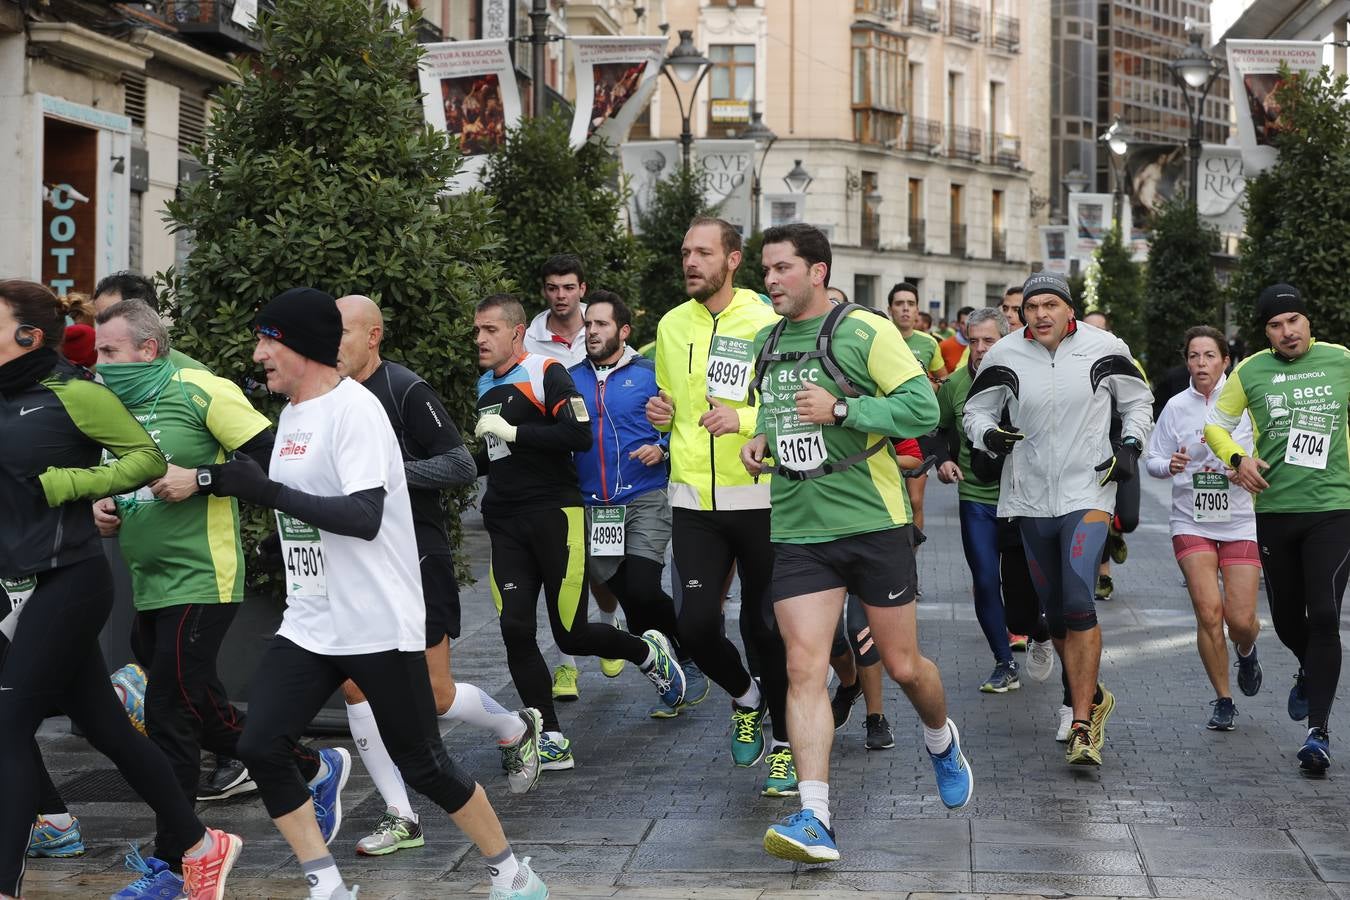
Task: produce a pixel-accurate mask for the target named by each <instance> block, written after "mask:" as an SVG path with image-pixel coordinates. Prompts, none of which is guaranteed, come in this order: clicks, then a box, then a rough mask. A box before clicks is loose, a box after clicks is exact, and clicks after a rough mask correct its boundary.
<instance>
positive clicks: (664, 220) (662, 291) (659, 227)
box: [629, 167, 716, 347]
mask: <svg viewBox="0 0 1350 900" xmlns="http://www.w3.org/2000/svg"><path fill="white" fill-rule="evenodd" d="M703 177H704V176H703V174H702V172H701V171H700V170H699V169H696V168H692V167H691V168H690V169H689V170H688V171H686V170H685V169H684V167H680V168H678V169H676V170H675V173H674V174H673V175H672V176H671V177H669V178H665V179H662V180H661V181H658V182H657V183H656V185H655V186H654V187H653V190H652V202H651V204H650V205H649V206H648V207H647V209H646V210H645V211H644V212H643V214H642V217H641V219H640V220H639V224H640V225H641V226H642V233H641V234H639V235H638V236H637V240H638V243H639V244H641V245H642V248H643V253H644V255H645V257H646V260H647V266H646V268H645V270H644V271H643V272H642V278H641V280H640V282H639V288H638V294H637V295H636V296H634V297H632V298H629V300H630V302H629V306H631V307H632V309H633V337H632V338H631V339H630V340H629V343H630V344H632V345H633V346H634V347H641V346H643V345H644V344H647V343H649V342H650V341H653V340H655V339H656V323H657V322H659V321H661V317H662V316H664V315H665V314H666V312H667V311H668V310H669V309H670V308H671V307H674V306H678V305H679V304H681V303H683V302H684V301H685V300H687V299H689V294H688V292H687V291H685V289H684V265H683V263H682V262H681V260H680V245H681V244H683V243H684V235H685V232H687V231H688V230H689V223H690V221H692V220H693V219H694V218H695V217H697V216H707V215H715V214H716V210H715V209H714V208H712V207H709V206H708V201H707V199H706V198H705V196H704V194H703Z"/></svg>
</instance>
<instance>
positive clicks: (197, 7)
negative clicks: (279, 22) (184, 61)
mask: <svg viewBox="0 0 1350 900" xmlns="http://www.w3.org/2000/svg"><path fill="white" fill-rule="evenodd" d="M257 9H258V12H259V13H261V12H263V11H268V12H270V11H271V9H272V3H271V2H270V0H259V2H258V4H257ZM164 17H165V18H166V19H168V20H169V21H170V22H172V23H173V25H174V27H175V28H177V29H178V33H179V34H181V35H183V36H184V37H187V38H193V39H196V40H199V41H200V42H201V43H203V44H207V45H210V46H212V47H215V48H217V49H220V50H234V51H238V50H253V51H257V50H261V49H262V42H261V41H259V39H258V33H257V31H255V30H254V28H253V23H252V22H250V21H249V20H248V18H247V17H246V16H245V15H244V14H243V12H242V10H241V11H240V14H239V15H238V17H237V18H236V15H235V2H234V0H165V3H164Z"/></svg>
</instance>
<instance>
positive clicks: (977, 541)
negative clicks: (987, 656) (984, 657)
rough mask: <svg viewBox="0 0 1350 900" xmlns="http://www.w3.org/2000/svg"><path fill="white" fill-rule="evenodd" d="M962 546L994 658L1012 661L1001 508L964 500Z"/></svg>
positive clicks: (979, 614) (985, 633) (1001, 660)
mask: <svg viewBox="0 0 1350 900" xmlns="http://www.w3.org/2000/svg"><path fill="white" fill-rule="evenodd" d="M960 509H961V546H962V547H963V548H964V549H965V551H966V565H968V566H969V567H970V577H971V580H973V581H974V582H975V618H977V619H979V620H980V628H981V630H983V631H984V639H985V640H986V641H988V642H989V649H990V650H992V651H993V652H994V658H995V659H996V660H998V661H999V662H1001V663H1006V662H1012V650H1010V649H1009V648H1008V626H1007V622H1006V620H1005V619H1004V616H1003V591H1002V586H1001V585H1000V583H999V577H998V507H997V506H996V505H994V504H992V503H977V502H975V501H974V500H962V501H961V506H960Z"/></svg>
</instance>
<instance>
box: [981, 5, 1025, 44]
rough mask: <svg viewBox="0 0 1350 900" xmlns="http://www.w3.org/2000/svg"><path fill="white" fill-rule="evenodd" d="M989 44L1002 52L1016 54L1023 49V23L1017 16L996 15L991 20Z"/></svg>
mask: <svg viewBox="0 0 1350 900" xmlns="http://www.w3.org/2000/svg"><path fill="white" fill-rule="evenodd" d="M989 24H990V29H989V43H990V44H992V45H993V46H995V47H997V48H998V49H1000V50H1007V51H1009V52H1011V53H1016V52H1017V51H1018V50H1020V49H1021V47H1022V22H1021V20H1020V19H1018V18H1017V17H1016V16H1005V15H1000V14H999V13H995V14H994V15H993V17H992V19H991V20H990V23H989Z"/></svg>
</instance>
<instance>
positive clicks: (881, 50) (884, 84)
mask: <svg viewBox="0 0 1350 900" xmlns="http://www.w3.org/2000/svg"><path fill="white" fill-rule="evenodd" d="M852 41H853V92H852V94H853V96H852V107H853V139H854V140H855V141H858V142H859V143H863V144H891V145H892V146H895V145H896V144H898V142H899V140H900V123H901V117H902V114H903V101H902V99H901V98H902V97H903V96H904V94H903V92H902V87H903V85H902V83H901V79H902V76H901V73H903V72H904V71H905V54H904V41H903V39H902V38H901V36H900V35H899V34H896V33H895V32H892V31H887V30H885V29H883V28H876V27H872V26H868V25H858V26H855V27H854V28H853V37H852Z"/></svg>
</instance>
